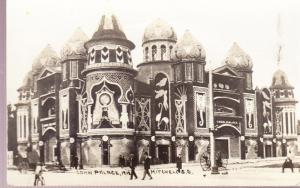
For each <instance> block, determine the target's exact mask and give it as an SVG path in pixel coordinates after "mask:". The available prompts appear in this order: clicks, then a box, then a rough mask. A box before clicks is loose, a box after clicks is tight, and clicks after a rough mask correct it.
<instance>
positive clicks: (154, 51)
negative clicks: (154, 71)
mask: <svg viewBox="0 0 300 188" xmlns="http://www.w3.org/2000/svg"><path fill="white" fill-rule="evenodd" d="M156 54H157V47H156V46H155V45H153V46H152V61H155V56H156Z"/></svg>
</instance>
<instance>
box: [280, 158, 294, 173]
mask: <svg viewBox="0 0 300 188" xmlns="http://www.w3.org/2000/svg"><path fill="white" fill-rule="evenodd" d="M285 168H290V169H291V170H292V172H294V164H293V161H292V159H291V158H290V156H287V158H286V159H285V161H284V163H283V165H282V173H284V169H285Z"/></svg>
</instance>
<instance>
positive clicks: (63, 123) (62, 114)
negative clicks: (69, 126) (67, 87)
mask: <svg viewBox="0 0 300 188" xmlns="http://www.w3.org/2000/svg"><path fill="white" fill-rule="evenodd" d="M64 115H65V114H64V111H61V122H62V124H61V126H62V128H63V129H64V128H65V117H64Z"/></svg>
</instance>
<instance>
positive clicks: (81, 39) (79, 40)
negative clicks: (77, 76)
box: [61, 28, 88, 60]
mask: <svg viewBox="0 0 300 188" xmlns="http://www.w3.org/2000/svg"><path fill="white" fill-rule="evenodd" d="M87 40H88V37H87V36H86V34H85V33H84V32H83V31H82V30H81V28H77V29H76V30H75V32H74V33H73V35H72V36H71V38H70V39H69V40H68V41H67V42H66V43H65V44H64V46H63V48H62V50H61V57H62V60H66V59H78V58H79V59H82V58H86V51H85V48H84V43H85V42H86V41H87Z"/></svg>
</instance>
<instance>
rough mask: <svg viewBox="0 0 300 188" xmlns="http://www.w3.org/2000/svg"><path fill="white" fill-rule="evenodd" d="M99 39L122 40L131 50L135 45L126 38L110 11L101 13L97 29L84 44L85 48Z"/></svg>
mask: <svg viewBox="0 0 300 188" xmlns="http://www.w3.org/2000/svg"><path fill="white" fill-rule="evenodd" d="M99 41H118V42H119V43H120V42H121V43H122V42H123V43H125V45H126V46H128V47H129V48H130V49H131V50H132V49H134V47H135V45H134V44H133V43H132V42H131V41H129V40H127V38H126V35H125V33H124V31H123V29H122V27H121V24H120V22H119V20H118V19H117V17H116V16H115V15H114V14H112V13H111V12H107V13H106V14H104V15H102V17H101V22H100V25H99V27H98V30H97V31H96V32H95V33H94V34H93V36H92V38H91V39H90V40H89V41H87V42H86V43H85V44H84V45H85V48H89V47H90V46H93V43H94V42H99Z"/></svg>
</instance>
